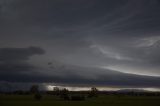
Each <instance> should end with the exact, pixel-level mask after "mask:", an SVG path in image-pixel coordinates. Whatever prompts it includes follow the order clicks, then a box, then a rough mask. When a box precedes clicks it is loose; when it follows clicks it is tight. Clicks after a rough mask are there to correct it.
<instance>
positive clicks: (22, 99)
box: [0, 95, 160, 106]
mask: <svg viewBox="0 0 160 106" xmlns="http://www.w3.org/2000/svg"><path fill="white" fill-rule="evenodd" d="M0 106H160V97H158V96H157V97H156V96H152V97H147V96H115V95H114V96H111V95H110V96H108V95H100V96H99V97H98V98H87V99H86V100H85V101H64V100H61V99H59V98H57V97H55V96H52V95H43V99H42V100H40V101H38V100H35V99H34V96H33V95H1V96H0Z"/></svg>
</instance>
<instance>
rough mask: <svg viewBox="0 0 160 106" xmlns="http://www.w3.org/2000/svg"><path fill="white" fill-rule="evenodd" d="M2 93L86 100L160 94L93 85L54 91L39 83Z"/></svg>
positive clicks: (39, 97)
mask: <svg viewBox="0 0 160 106" xmlns="http://www.w3.org/2000/svg"><path fill="white" fill-rule="evenodd" d="M0 94H6V95H33V98H35V99H36V100H41V99H42V98H43V95H53V96H57V98H60V99H62V100H67V101H68V100H71V101H84V100H85V99H86V98H97V97H98V96H99V95H114V96H118V97H121V96H125V95H129V96H160V92H147V91H146V92H135V91H128V92H119V91H99V90H98V89H97V88H96V87H92V88H91V89H90V90H89V91H69V90H68V89H67V88H63V89H60V88H59V87H53V90H52V91H40V90H39V86H38V85H32V86H31V87H30V90H28V91H22V90H17V91H13V92H0Z"/></svg>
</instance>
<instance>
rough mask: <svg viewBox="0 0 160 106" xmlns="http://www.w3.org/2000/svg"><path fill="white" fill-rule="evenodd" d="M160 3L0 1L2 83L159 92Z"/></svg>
mask: <svg viewBox="0 0 160 106" xmlns="http://www.w3.org/2000/svg"><path fill="white" fill-rule="evenodd" d="M159 76H160V0H0V81H1V82H3V81H5V82H21V83H23V82H25V83H33V82H38V83H57V84H66V85H70V86H73V85H76V86H81V85H91V86H92V85H95V86H118V87H119V86H129V87H160V83H159V82H160V77H159Z"/></svg>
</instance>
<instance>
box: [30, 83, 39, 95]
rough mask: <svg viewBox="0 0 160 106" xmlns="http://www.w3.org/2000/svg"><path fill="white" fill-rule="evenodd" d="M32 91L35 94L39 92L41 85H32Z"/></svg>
mask: <svg viewBox="0 0 160 106" xmlns="http://www.w3.org/2000/svg"><path fill="white" fill-rule="evenodd" d="M30 93H32V94H35V93H39V86H38V85H32V86H31V88H30Z"/></svg>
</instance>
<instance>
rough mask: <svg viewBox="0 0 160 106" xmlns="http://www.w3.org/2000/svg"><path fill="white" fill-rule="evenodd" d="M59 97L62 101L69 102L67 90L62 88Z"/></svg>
mask: <svg viewBox="0 0 160 106" xmlns="http://www.w3.org/2000/svg"><path fill="white" fill-rule="evenodd" d="M60 97H61V98H63V99H64V100H70V97H69V91H68V89H66V88H64V89H62V90H60Z"/></svg>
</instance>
